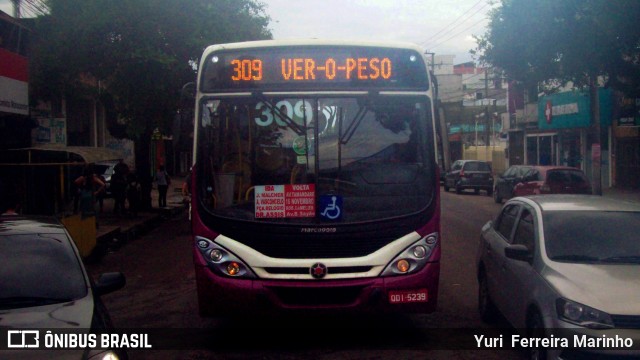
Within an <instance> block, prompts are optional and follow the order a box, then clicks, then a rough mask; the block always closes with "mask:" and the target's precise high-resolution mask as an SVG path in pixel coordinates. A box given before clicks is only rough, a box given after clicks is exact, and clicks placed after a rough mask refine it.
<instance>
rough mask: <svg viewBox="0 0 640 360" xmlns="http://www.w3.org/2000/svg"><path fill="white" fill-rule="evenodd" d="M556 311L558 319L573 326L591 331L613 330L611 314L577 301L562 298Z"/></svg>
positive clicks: (557, 304) (558, 301)
mask: <svg viewBox="0 0 640 360" xmlns="http://www.w3.org/2000/svg"><path fill="white" fill-rule="evenodd" d="M556 310H557V311H558V318H560V319H562V320H564V321H566V322H569V323H572V324H576V325H580V326H584V327H586V328H590V329H610V328H613V320H611V316H609V314H607V313H606V312H604V311H600V310H597V309H594V308H592V307H589V306H587V305H583V304H580V303H577V302H575V301H571V300H567V299H562V298H560V299H558V300H556Z"/></svg>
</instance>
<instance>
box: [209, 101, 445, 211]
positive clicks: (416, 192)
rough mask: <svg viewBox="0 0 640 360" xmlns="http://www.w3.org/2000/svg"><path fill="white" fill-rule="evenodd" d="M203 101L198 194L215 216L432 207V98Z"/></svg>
mask: <svg viewBox="0 0 640 360" xmlns="http://www.w3.org/2000/svg"><path fill="white" fill-rule="evenodd" d="M199 106H200V111H199V113H200V119H199V120H198V126H199V130H198V136H199V139H198V144H199V145H198V149H197V151H198V153H199V155H198V159H199V161H198V164H199V169H200V175H199V176H198V178H197V179H198V182H199V184H198V186H199V187H200V189H201V191H199V192H198V194H199V196H200V199H199V200H200V203H201V204H202V205H203V207H204V208H205V209H206V210H207V211H208V212H210V213H212V214H213V215H216V216H220V217H224V218H232V219H238V220H250V221H260V222H270V223H284V224H287V223H295V224H315V223H320V222H326V221H339V222H341V223H355V222H363V221H377V220H381V219H388V218H393V217H400V216H406V215H410V214H414V213H416V212H419V211H421V210H424V209H425V208H426V207H427V206H428V205H429V203H430V201H431V200H432V198H433V196H434V192H435V191H436V190H437V189H434V184H433V182H432V181H430V179H431V178H433V176H434V171H435V168H434V164H433V163H432V161H430V160H429V159H433V158H434V155H433V151H434V146H433V144H432V142H430V141H427V140H426V139H432V138H433V134H432V132H433V129H431V128H430V127H429V126H427V124H430V123H431V119H430V116H431V115H430V114H431V113H430V111H429V109H430V106H431V105H430V103H429V99H428V97H426V96H417V95H416V96H413V95H411V96H409V95H375V96H374V95H371V94H369V95H352V94H350V95H341V96H337V95H332V96H323V95H317V96H309V95H304V96H295V97H294V96H281V97H272V96H269V97H267V96H262V95H259V94H256V93H254V94H252V95H247V96H234V97H208V98H204V99H202V101H201V102H200V104H199ZM338 209H339V210H338Z"/></svg>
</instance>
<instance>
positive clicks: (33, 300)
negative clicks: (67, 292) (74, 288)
mask: <svg viewBox="0 0 640 360" xmlns="http://www.w3.org/2000/svg"><path fill="white" fill-rule="evenodd" d="M69 301H73V299H68V298H52V297H44V296H11V297H5V298H0V309H15V308H22V307H30V306H43V305H50V304H58V303H64V302H69Z"/></svg>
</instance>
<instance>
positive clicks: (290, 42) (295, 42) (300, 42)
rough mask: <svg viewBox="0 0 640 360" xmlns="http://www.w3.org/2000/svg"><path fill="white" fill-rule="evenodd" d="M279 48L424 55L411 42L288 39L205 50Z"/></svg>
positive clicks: (233, 44) (215, 46)
mask: <svg viewBox="0 0 640 360" xmlns="http://www.w3.org/2000/svg"><path fill="white" fill-rule="evenodd" d="M279 46H361V47H384V48H397V49H412V50H415V51H417V52H419V53H423V49H421V48H420V47H419V46H418V45H416V44H413V43H409V42H397V41H396V42H391V41H387V42H383V41H375V42H374V41H357V40H331V39H287V40H257V41H245V42H237V43H226V44H215V45H210V46H208V47H207V48H206V49H205V51H204V52H205V54H208V53H210V52H213V51H216V50H230V49H245V48H252V47H258V48H265V47H279Z"/></svg>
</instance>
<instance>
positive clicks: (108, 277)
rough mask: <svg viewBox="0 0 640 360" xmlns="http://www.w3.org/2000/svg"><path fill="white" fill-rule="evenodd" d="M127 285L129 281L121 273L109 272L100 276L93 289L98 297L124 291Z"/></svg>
mask: <svg viewBox="0 0 640 360" xmlns="http://www.w3.org/2000/svg"><path fill="white" fill-rule="evenodd" d="M126 283H127V280H126V279H125V277H124V274H122V273H121V272H109V273H104V274H101V275H100V277H99V278H98V281H97V282H96V284H95V286H94V288H93V289H94V291H95V294H96V295H98V296H100V295H106V294H109V293H112V292H114V291H116V290H120V289H122V288H123V287H124V285H125V284H126Z"/></svg>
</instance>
